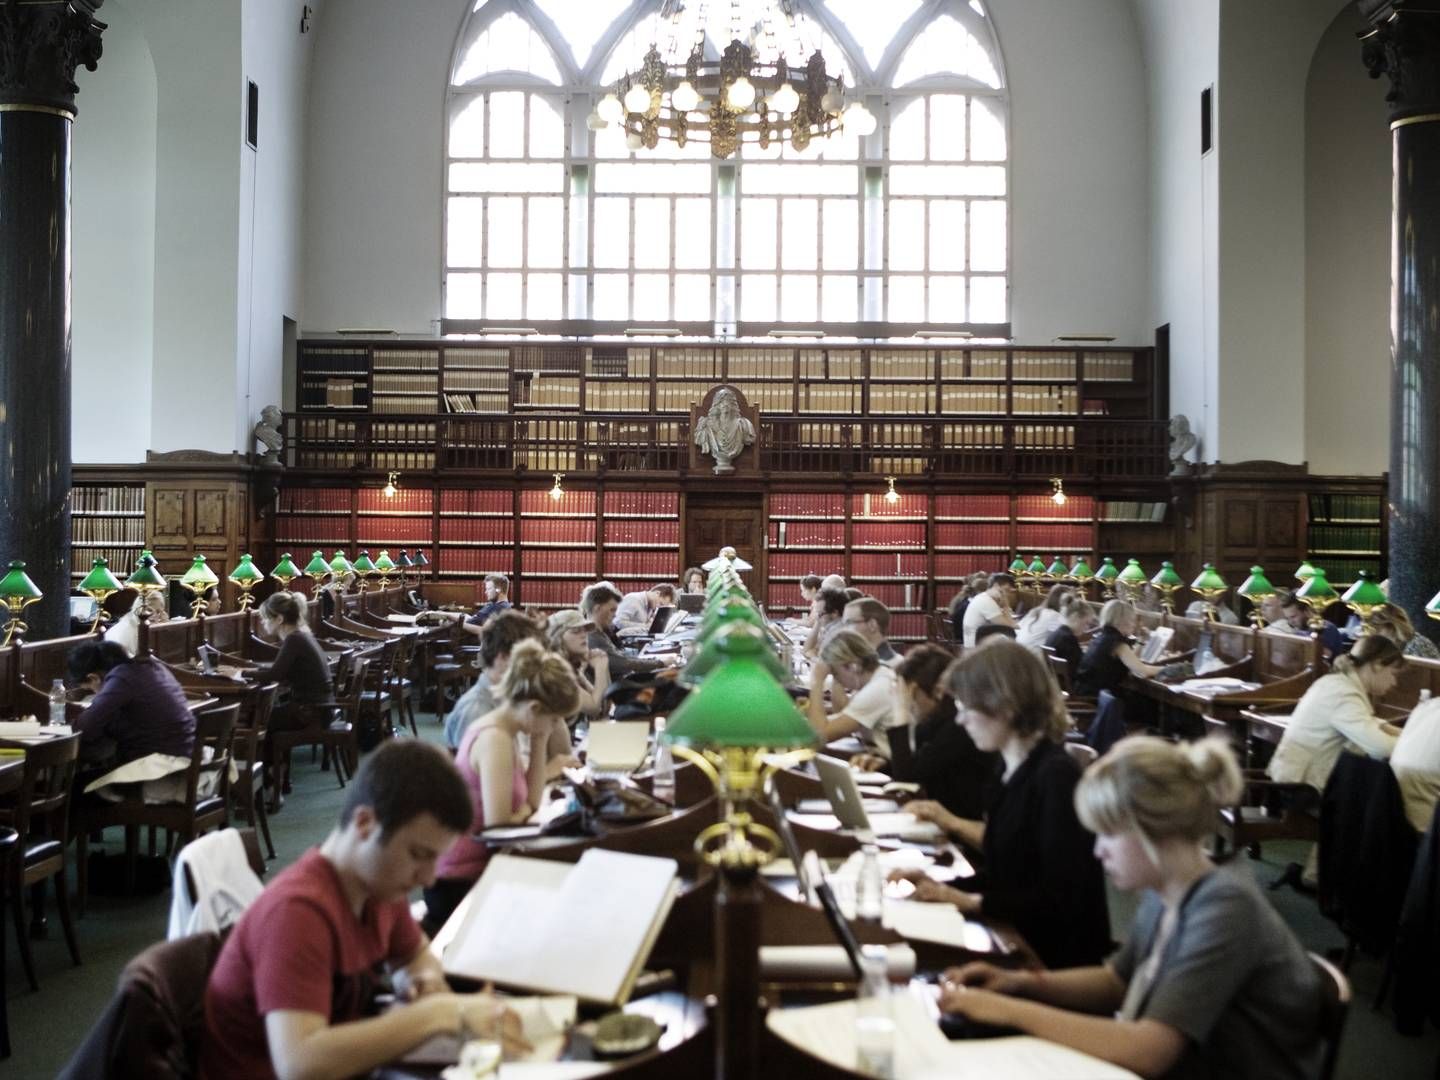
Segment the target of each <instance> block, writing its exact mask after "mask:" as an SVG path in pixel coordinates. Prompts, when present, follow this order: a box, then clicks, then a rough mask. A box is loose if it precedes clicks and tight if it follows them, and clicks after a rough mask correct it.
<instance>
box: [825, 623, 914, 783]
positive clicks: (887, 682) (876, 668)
mask: <svg viewBox="0 0 1440 1080" xmlns="http://www.w3.org/2000/svg"><path fill="white" fill-rule="evenodd" d="M829 678H833V679H834V681H835V682H836V684H838V685H839V686H840V687H841V688H842V689H843V690H844V691H845V693H846V694H848V695H849V697H848V700H847V701H846V703H845V706H844V708H843V709H841V710H840V711H838V712H837V713H836V714H835V715H834V716H830V715H827V714H826V711H825V680H826V679H829ZM894 699H895V670H894V669H893V668H890V667H886V666H885V665H884V664H882V663H881V662H880V657H879V656H878V655H876V653H875V650H874V649H873V648H871V647H870V643H869V642H868V641H866V640H865V639H864V638H863V637H861V636H860V635H859V634H857V633H856V632H855V631H854V630H839V631H836V633H835V634H834V636H832V637H831V638H830V640H829V641H828V642H826V644H825V646H824V648H822V649H821V650H820V658H819V659H818V660H816V661H815V663H814V664H813V665H812V666H811V668H810V697H809V702H808V704H807V705H806V717H807V719H809V721H810V726H811V727H812V728H814V729H815V734H816V735H818V736H819V738H820V741H821V742H822V743H829V742H834V741H835V740H836V739H843V738H844V737H845V736H847V735H858V736H860V737H861V738H862V739H864V740H866V741H867V742H869V743H870V745H872V746H875V747H877V748H878V749H879V751H880V753H881V754H882V755H883V756H885V757H889V756H890V747H889V745H888V743H887V741H886V738H885V734H884V732H883V731H882V730H881V729H882V728H884V727H885V726H886V725H887V724H888V723H890V722H892V718H893V716H894V709H895V705H894Z"/></svg>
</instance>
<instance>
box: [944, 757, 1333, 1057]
mask: <svg viewBox="0 0 1440 1080" xmlns="http://www.w3.org/2000/svg"><path fill="white" fill-rule="evenodd" d="M1241 787H1242V783H1241V778H1240V770H1239V768H1238V767H1237V766H1236V764H1235V757H1234V754H1233V753H1232V752H1231V750H1230V748H1229V747H1228V746H1227V745H1226V744H1225V743H1224V742H1223V741H1222V740H1218V739H1204V740H1201V741H1199V742H1194V743H1172V742H1168V741H1166V740H1163V739H1157V738H1152V737H1148V736H1135V737H1132V738H1128V739H1123V740H1121V741H1120V742H1119V743H1117V744H1116V745H1115V747H1114V749H1112V750H1111V751H1110V753H1108V754H1107V755H1105V757H1103V758H1101V759H1100V760H1099V761H1098V762H1097V763H1096V764H1094V765H1092V766H1091V767H1090V769H1089V770H1088V771H1087V772H1086V773H1085V776H1084V778H1083V779H1082V780H1081V781H1080V785H1079V787H1078V788H1077V789H1076V792H1075V808H1076V810H1077V811H1078V813H1079V815H1080V820H1081V821H1082V822H1084V824H1085V826H1086V827H1087V828H1089V829H1091V830H1093V831H1094V832H1095V834H1096V840H1095V851H1096V854H1097V855H1098V856H1099V858H1100V861H1101V863H1103V864H1104V867H1105V871H1106V873H1108V874H1109V875H1110V878H1111V880H1112V881H1113V882H1114V884H1115V886H1116V887H1117V888H1120V889H1125V890H1127V891H1131V892H1142V893H1143V896H1142V897H1141V900H1140V905H1139V908H1138V909H1137V911H1136V913H1135V918H1134V921H1133V922H1132V923H1131V932H1130V936H1129V939H1128V940H1127V941H1126V943H1125V945H1124V946H1123V947H1122V948H1121V949H1120V951H1119V952H1118V953H1117V954H1116V955H1115V956H1113V957H1112V958H1111V959H1110V960H1109V961H1108V962H1107V963H1106V964H1105V965H1103V966H1092V967H1082V968H1073V969H1071V970H1069V971H1007V970H1003V969H1001V968H998V967H995V966H993V965H991V964H986V963H977V964H968V965H966V966H964V967H961V968H957V969H952V970H950V971H947V972H946V973H945V976H944V978H943V980H942V985H943V990H942V993H941V998H940V1006H941V1008H942V1009H944V1010H945V1011H947V1012H951V1013H959V1014H962V1015H964V1016H966V1017H968V1018H969V1019H971V1020H972V1021H975V1022H977V1023H982V1024H993V1025H998V1026H1003V1027H1009V1028H1017V1029H1019V1030H1020V1031H1022V1032H1024V1033H1026V1034H1029V1035H1036V1036H1039V1037H1040V1038H1043V1039H1048V1040H1050V1041H1051V1042H1056V1043H1061V1044H1063V1045H1065V1046H1069V1047H1072V1048H1074V1049H1076V1050H1080V1051H1083V1052H1084V1053H1087V1054H1090V1055H1092V1056H1094V1057H1097V1058H1102V1059H1104V1060H1105V1061H1109V1062H1112V1063H1113V1064H1115V1065H1119V1066H1121V1067H1122V1068H1126V1069H1129V1070H1131V1071H1132V1072H1136V1073H1139V1074H1140V1075H1141V1076H1145V1077H1177V1078H1178V1077H1182V1076H1183V1077H1214V1078H1216V1080H1219V1078H1222V1077H1223V1078H1225V1080H1262V1078H1263V1080H1287V1078H1294V1080H1301V1078H1306V1077H1314V1076H1316V1075H1318V1070H1319V1067H1320V1062H1321V1055H1322V1050H1323V1048H1322V1044H1321V1038H1320V1005H1321V997H1320V993H1321V991H1320V980H1319V974H1318V972H1317V970H1316V968H1315V967H1314V965H1313V964H1312V963H1311V961H1310V959H1309V958H1308V957H1307V956H1306V955H1305V951H1304V949H1303V948H1301V946H1300V944H1299V942H1297V941H1296V940H1295V936H1294V935H1293V934H1292V933H1291V932H1290V929H1289V928H1288V927H1287V926H1286V925H1285V923H1284V921H1283V920H1282V919H1281V918H1280V916H1279V915H1278V914H1277V913H1276V911H1275V909H1274V908H1273V907H1272V906H1271V905H1270V903H1269V901H1268V900H1266V899H1265V898H1264V897H1263V896H1261V895H1260V892H1259V890H1258V889H1257V888H1256V886H1255V882H1254V880H1253V878H1252V877H1251V875H1250V872H1249V870H1248V869H1247V868H1246V867H1245V865H1244V863H1243V860H1242V861H1241V862H1240V863H1231V864H1230V865H1228V866H1222V867H1217V866H1215V865H1214V864H1212V863H1211V861H1210V858H1209V856H1208V855H1207V854H1206V852H1205V847H1204V843H1205V839H1206V838H1207V837H1208V836H1209V835H1210V834H1211V833H1212V832H1213V831H1214V828H1215V814H1216V811H1217V809H1218V808H1219V807H1221V806H1224V805H1227V804H1230V803H1233V802H1234V800H1235V799H1236V798H1237V797H1238V796H1239V794H1240V791H1241Z"/></svg>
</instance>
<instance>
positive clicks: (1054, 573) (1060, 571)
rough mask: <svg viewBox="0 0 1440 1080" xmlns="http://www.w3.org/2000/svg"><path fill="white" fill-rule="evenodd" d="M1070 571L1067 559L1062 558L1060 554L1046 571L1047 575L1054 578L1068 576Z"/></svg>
mask: <svg viewBox="0 0 1440 1080" xmlns="http://www.w3.org/2000/svg"><path fill="white" fill-rule="evenodd" d="M1069 573H1070V568H1069V567H1068V566H1066V565H1065V560H1064V559H1062V558H1060V556H1058V555H1057V556H1055V561H1054V562H1052V563H1051V564H1050V566H1049V568H1048V569H1047V570H1046V571H1045V574H1046V576H1047V577H1052V578H1062V577H1066V576H1067V575H1068V574H1069Z"/></svg>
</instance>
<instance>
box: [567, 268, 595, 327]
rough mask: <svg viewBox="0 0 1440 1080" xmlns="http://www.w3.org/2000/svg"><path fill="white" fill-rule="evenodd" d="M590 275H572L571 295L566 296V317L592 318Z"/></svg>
mask: <svg viewBox="0 0 1440 1080" xmlns="http://www.w3.org/2000/svg"><path fill="white" fill-rule="evenodd" d="M589 304H590V276H589V275H588V274H574V273H572V274H571V275H570V295H569V296H567V297H566V304H565V307H566V311H565V315H566V318H570V319H588V318H590V308H589Z"/></svg>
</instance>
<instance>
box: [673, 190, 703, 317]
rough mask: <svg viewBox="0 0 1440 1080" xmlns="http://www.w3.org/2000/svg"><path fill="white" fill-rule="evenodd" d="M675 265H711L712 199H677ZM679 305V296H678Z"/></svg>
mask: <svg viewBox="0 0 1440 1080" xmlns="http://www.w3.org/2000/svg"><path fill="white" fill-rule="evenodd" d="M675 265H676V267H678V268H679V269H681V270H707V269H709V267H710V200H709V199H676V200H675ZM676 306H677V307H678V306H679V297H678V294H677V297H676Z"/></svg>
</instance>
